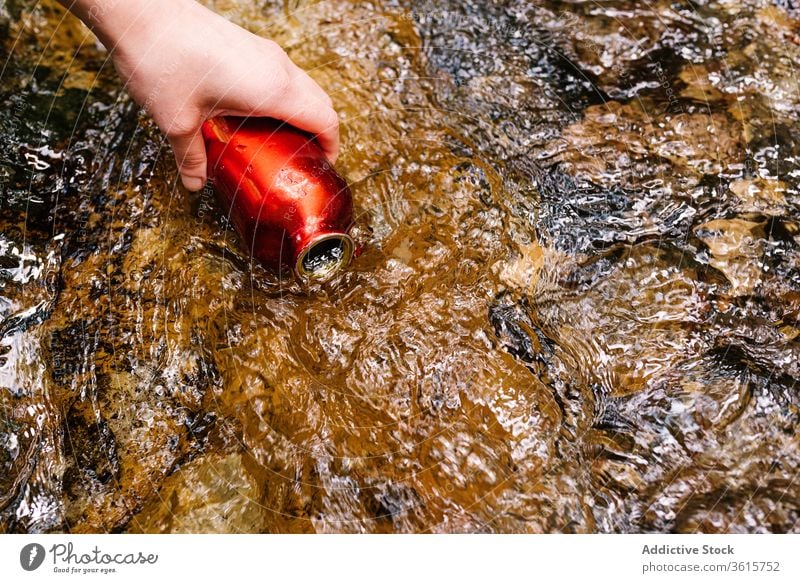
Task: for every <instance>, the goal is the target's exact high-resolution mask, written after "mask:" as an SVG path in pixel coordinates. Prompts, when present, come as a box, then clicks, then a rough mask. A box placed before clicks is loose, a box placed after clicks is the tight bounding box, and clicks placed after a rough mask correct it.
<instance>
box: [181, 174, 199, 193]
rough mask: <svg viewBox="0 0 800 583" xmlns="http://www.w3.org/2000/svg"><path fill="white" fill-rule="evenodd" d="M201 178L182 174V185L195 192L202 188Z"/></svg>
mask: <svg viewBox="0 0 800 583" xmlns="http://www.w3.org/2000/svg"><path fill="white" fill-rule="evenodd" d="M203 184H204V183H203V179H202V178H197V177H196V176H184V177H183V187H184V188H185V189H186V190H188V191H190V192H196V191H198V190H200V189H202V188H203Z"/></svg>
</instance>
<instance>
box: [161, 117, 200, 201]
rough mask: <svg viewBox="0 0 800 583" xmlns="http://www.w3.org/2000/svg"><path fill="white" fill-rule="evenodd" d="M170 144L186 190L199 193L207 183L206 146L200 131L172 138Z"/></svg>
mask: <svg viewBox="0 0 800 583" xmlns="http://www.w3.org/2000/svg"><path fill="white" fill-rule="evenodd" d="M169 143H170V145H171V146H172V151H173V152H174V153H175V161H176V162H177V163H178V170H179V171H180V173H181V180H182V181H183V186H184V187H185V188H186V190H189V191H192V192H194V191H197V190H200V189H201V188H203V185H204V184H205V183H206V146H205V143H204V142H203V136H202V134H201V133H200V132H199V131H196V132H194V133H193V134H189V135H180V136H171V137H170V138H169Z"/></svg>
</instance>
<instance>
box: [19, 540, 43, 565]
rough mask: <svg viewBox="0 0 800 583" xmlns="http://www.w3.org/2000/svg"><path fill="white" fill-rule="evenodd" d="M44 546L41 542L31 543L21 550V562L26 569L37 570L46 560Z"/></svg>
mask: <svg viewBox="0 0 800 583" xmlns="http://www.w3.org/2000/svg"><path fill="white" fill-rule="evenodd" d="M44 554H45V553H44V547H43V546H42V545H40V544H39V543H30V544H27V545H25V546H24V547H22V550H21V551H20V552H19V564H20V565H22V568H23V569H25V570H26V571H35V570H36V569H38V568H39V567H41V566H42V563H43V562H44Z"/></svg>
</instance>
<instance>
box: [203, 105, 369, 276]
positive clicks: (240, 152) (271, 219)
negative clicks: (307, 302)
mask: <svg viewBox="0 0 800 583" xmlns="http://www.w3.org/2000/svg"><path fill="white" fill-rule="evenodd" d="M203 137H204V138H205V143H206V151H207V154H208V175H209V177H210V178H211V180H212V182H213V185H214V189H215V190H216V192H217V195H218V198H219V199H220V202H221V203H222V205H223V207H224V208H223V210H224V211H225V212H226V213H228V217H229V218H230V220H231V221H232V223H233V225H234V227H235V228H236V231H237V232H238V233H239V236H240V237H241V238H242V241H243V243H244V244H245V245H246V246H247V248H248V250H249V251H250V252H251V254H252V255H253V257H255V258H256V259H258V260H259V261H261V262H262V263H264V264H265V265H267V266H269V267H272V268H274V269H277V270H279V271H282V270H283V269H284V268H287V267H288V268H290V269H292V270H294V272H295V273H296V274H297V275H298V276H300V277H301V278H304V279H313V280H325V279H328V278H330V277H331V276H333V275H334V274H335V273H337V272H339V271H340V270H341V269H343V268H344V267H346V266H347V265H348V264H349V263H350V260H351V258H352V256H353V240H352V239H351V238H350V236H349V235H348V234H347V232H348V230H349V229H350V226H351V225H352V222H353V200H352V196H351V195H350V189H349V188H348V187H347V183H345V181H344V180H342V178H341V177H340V176H339V175H338V174H337V173H336V171H335V170H334V169H333V167H332V166H331V164H330V163H329V162H328V160H327V159H326V158H325V154H324V153H323V151H322V148H320V147H319V145H318V144H317V143H316V141H315V140H314V138H313V137H312V136H310V135H309V134H306V133H304V132H302V131H300V130H298V129H296V128H293V127H292V126H290V125H287V124H286V123H284V122H280V121H277V120H273V119H269V118H239V117H217V118H213V119H210V120H208V121H207V122H205V124H203Z"/></svg>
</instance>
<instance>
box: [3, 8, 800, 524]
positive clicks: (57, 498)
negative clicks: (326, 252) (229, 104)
mask: <svg viewBox="0 0 800 583" xmlns="http://www.w3.org/2000/svg"><path fill="white" fill-rule="evenodd" d="M208 4H209V5H210V6H212V7H214V8H215V9H216V10H217V11H219V12H221V13H223V14H224V15H225V16H226V17H228V18H230V19H231V20H233V21H235V22H237V23H239V24H241V25H242V26H244V27H246V28H248V29H250V30H253V31H255V32H257V33H259V34H262V35H265V36H269V37H272V38H274V39H275V40H277V41H278V42H280V43H281V44H282V45H283V46H285V47H286V48H287V50H288V52H289V53H290V55H291V56H292V58H293V59H294V60H295V61H296V62H297V63H298V64H300V65H301V66H303V67H305V68H307V69H308V70H310V71H311V74H312V75H313V76H314V77H315V78H316V79H317V80H318V81H319V82H320V83H321V84H322V85H323V87H325V88H326V89H327V90H328V91H329V92H330V93H331V95H332V97H333V99H334V101H335V103H336V107H337V109H338V111H339V112H340V114H341V120H342V126H343V130H342V131H343V134H342V139H343V146H344V149H343V152H342V156H341V159H340V162H339V163H338V167H339V170H340V171H341V173H342V174H343V175H344V176H346V177H347V178H348V180H349V181H350V182H351V183H352V185H353V193H354V197H355V201H356V210H357V215H358V220H357V223H358V224H357V227H356V233H355V235H356V238H357V239H358V241H359V244H361V245H362V246H363V252H362V254H361V255H360V256H359V257H358V258H357V259H356V261H355V262H354V264H353V265H352V267H351V268H350V269H349V270H348V271H347V272H346V273H345V274H344V275H342V276H341V277H339V278H338V279H336V280H335V281H333V282H331V283H329V284H325V285H324V286H320V287H313V288H308V289H304V288H301V287H299V286H297V285H296V284H293V283H291V282H288V281H280V280H278V279H277V278H276V277H275V276H274V275H273V274H270V273H269V272H267V271H265V270H263V269H261V268H259V267H258V266H254V265H251V263H250V261H249V258H248V257H246V256H244V255H243V252H242V250H241V247H240V246H239V243H238V241H237V238H236V235H235V233H234V232H233V231H232V230H230V228H229V227H228V226H227V225H226V224H225V223H224V220H222V218H221V215H222V213H221V212H220V209H219V208H218V207H217V206H216V202H215V200H214V198H213V195H212V193H210V192H208V191H206V192H205V193H200V194H193V195H190V194H188V193H186V192H185V191H183V190H182V189H180V188H178V187H177V186H176V172H175V168H174V162H173V160H172V158H171V153H170V152H169V150H168V148H167V147H166V145H165V143H164V140H163V138H162V137H161V136H160V134H159V133H158V131H157V129H156V128H155V127H154V125H153V124H152V123H151V122H150V121H149V120H148V119H147V118H146V116H144V115H142V114H140V112H139V111H138V108H137V107H136V106H135V104H133V103H132V102H131V101H130V99H129V98H128V97H127V96H126V95H125V93H124V92H123V91H121V88H120V86H119V82H118V80H117V78H116V77H115V74H114V71H113V68H112V67H111V66H110V63H108V62H107V61H106V54H105V52H104V51H103V50H102V49H101V48H100V47H98V45H97V44H96V42H95V41H94V40H93V38H92V37H91V36H90V35H89V34H88V33H87V32H86V30H85V29H83V28H81V26H80V25H79V24H78V23H77V21H75V20H74V19H72V18H71V17H67V18H65V17H64V15H63V11H62V10H61V9H60V8H58V7H57V6H56V5H55V4H54V3H53V2H50V1H48V2H42V3H37V2H33V1H22V0H11V1H6V2H2V3H0V47H2V48H1V50H2V59H0V62H3V63H4V68H3V69H2V74H1V75H0V225H1V227H0V532H1V531H4V532H48V531H56V532H59V531H71V532H121V531H125V532H142V531H144V532H198V531H199V532H314V531H316V532H650V531H674V532H698V531H699V532H768V531H772V532H787V531H795V532H797V531H798V530H800V524H799V523H798V519H799V518H800V479H798V477H797V474H798V465H799V464H798V462H799V461H800V441H799V440H798V435H797V431H798V416H799V415H800V411H799V410H798V406H799V405H800V396H799V395H798V384H797V381H798V377H800V343H799V341H798V336H800V223H799V222H798V216H800V215H798V210H799V209H798V207H799V206H800V193H799V192H798V184H799V179H800V126H798V117H799V116H800V92H799V91H798V86H797V83H798V81H797V80H798V75H797V71H796V70H795V67H796V66H798V64H800V20H798V18H800V10H797V9H796V8H794V7H793V6H794V3H791V2H786V1H778V0H776V1H773V2H768V1H756V0H742V1H739V0H736V1H733V0H730V1H720V2H706V1H695V2H691V3H690V2H677V1H670V2H667V1H662V0H651V1H649V2H639V1H631V2H626V1H605V2H591V1H586V2H583V1H578V0H574V1H569V2H555V1H546V0H542V1H539V2H527V1H526V2H522V1H512V0H496V1H492V2H485V1H483V0H466V1H465V0H460V1H457V2H456V1H447V0H445V1H442V2H430V3H426V2H403V1H387V2H383V3H378V2H375V3H370V2H346V1H340V0H325V1H322V2H318V3H306V2H292V3H290V4H289V5H284V4H282V3H279V2H273V1H266V2H245V1H233V0H231V1H222V0H219V1H216V2H208ZM198 33H201V31H199V32H198Z"/></svg>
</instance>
